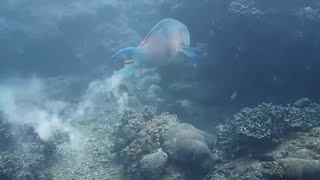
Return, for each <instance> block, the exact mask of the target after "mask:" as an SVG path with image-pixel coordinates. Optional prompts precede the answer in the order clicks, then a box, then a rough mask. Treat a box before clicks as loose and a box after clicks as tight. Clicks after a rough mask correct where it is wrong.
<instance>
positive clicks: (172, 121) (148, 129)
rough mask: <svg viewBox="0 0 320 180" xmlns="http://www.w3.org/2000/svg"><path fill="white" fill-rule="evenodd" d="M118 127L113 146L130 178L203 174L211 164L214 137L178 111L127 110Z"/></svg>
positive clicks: (198, 175) (197, 175)
mask: <svg viewBox="0 0 320 180" xmlns="http://www.w3.org/2000/svg"><path fill="white" fill-rule="evenodd" d="M123 121H124V122H123V124H122V125H121V126H119V129H118V130H117V132H116V133H117V136H118V137H120V139H117V141H116V144H115V146H114V150H115V152H116V153H117V158H118V160H119V163H121V164H123V165H124V170H125V171H126V175H127V177H129V178H130V179H139V178H140V179H141V177H147V179H159V174H162V175H163V176H161V177H171V174H170V173H169V172H173V174H175V173H177V172H178V171H179V170H180V173H181V174H184V176H188V175H187V174H189V176H190V175H192V177H200V176H202V177H204V176H205V175H206V174H207V173H208V172H209V169H210V168H211V165H212V158H211V150H210V148H211V146H212V145H213V143H214V140H215V139H214V137H213V136H212V135H210V134H208V133H206V132H203V131H201V130H199V129H197V128H195V127H193V126H192V125H190V124H185V123H182V124H179V120H178V119H177V117H176V116H175V115H171V114H168V113H162V114H160V115H156V114H154V113H150V111H149V112H148V111H145V112H142V113H136V114H127V115H126V116H124V117H123Z"/></svg>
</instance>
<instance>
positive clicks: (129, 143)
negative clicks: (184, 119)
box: [114, 111, 178, 177]
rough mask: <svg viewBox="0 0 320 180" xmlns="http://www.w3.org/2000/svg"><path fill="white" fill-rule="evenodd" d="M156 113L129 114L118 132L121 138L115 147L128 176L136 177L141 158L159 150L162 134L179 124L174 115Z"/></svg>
mask: <svg viewBox="0 0 320 180" xmlns="http://www.w3.org/2000/svg"><path fill="white" fill-rule="evenodd" d="M154 115H155V114H153V113H151V112H150V111H145V112H143V113H139V114H131V115H127V116H126V117H124V121H125V122H124V123H123V124H122V125H121V126H120V127H119V129H118V131H117V132H116V133H117V134H118V136H119V137H120V140H119V143H116V144H115V146H114V149H115V151H116V152H117V156H118V158H119V159H120V161H121V163H122V164H123V165H124V168H125V170H126V173H127V175H128V176H135V177H136V174H137V170H138V163H139V161H140V160H141V158H142V157H143V156H145V155H147V154H151V153H155V152H157V151H158V150H159V148H160V147H161V143H160V134H161V133H163V132H165V131H168V130H169V129H170V128H171V127H172V126H176V125H178V119H177V117H176V116H174V115H170V114H166V113H163V114H161V115H159V116H154ZM117 142H118V141H117Z"/></svg>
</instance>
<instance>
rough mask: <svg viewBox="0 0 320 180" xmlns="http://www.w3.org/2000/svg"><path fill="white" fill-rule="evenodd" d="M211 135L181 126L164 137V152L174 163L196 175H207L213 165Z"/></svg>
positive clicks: (187, 126) (174, 128) (188, 126)
mask: <svg viewBox="0 0 320 180" xmlns="http://www.w3.org/2000/svg"><path fill="white" fill-rule="evenodd" d="M210 137H212V136H211V135H210V134H208V133H205V132H203V131H201V130H199V129H196V128H195V127H193V126H192V125H189V124H181V125H179V126H175V127H173V128H172V129H170V130H169V133H168V134H166V135H163V139H164V140H165V142H164V143H163V148H164V150H165V151H166V152H167V153H168V155H169V158H170V159H171V160H172V162H173V163H176V164H178V165H179V166H181V167H184V168H187V169H189V170H191V171H192V173H194V174H197V173H198V174H206V173H207V172H208V170H209V169H210V166H211V165H212V157H211V151H210V149H209V147H208V144H207V143H211V142H212V139H211V138H210Z"/></svg>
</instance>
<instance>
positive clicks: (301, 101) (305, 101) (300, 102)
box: [293, 98, 311, 107]
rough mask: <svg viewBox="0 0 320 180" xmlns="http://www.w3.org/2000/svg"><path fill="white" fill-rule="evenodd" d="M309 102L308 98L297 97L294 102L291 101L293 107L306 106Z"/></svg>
mask: <svg viewBox="0 0 320 180" xmlns="http://www.w3.org/2000/svg"><path fill="white" fill-rule="evenodd" d="M310 103H311V100H310V99H309V98H301V99H298V100H297V101H296V102H294V103H293V105H294V106H295V107H306V106H308V105H309V104H310Z"/></svg>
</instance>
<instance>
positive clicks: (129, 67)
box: [119, 62, 138, 75]
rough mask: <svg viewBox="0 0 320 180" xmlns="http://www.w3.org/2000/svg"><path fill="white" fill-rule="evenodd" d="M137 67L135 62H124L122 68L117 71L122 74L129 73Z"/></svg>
mask: <svg viewBox="0 0 320 180" xmlns="http://www.w3.org/2000/svg"><path fill="white" fill-rule="evenodd" d="M137 69H138V65H137V64H135V63H133V62H132V63H130V64H126V65H125V67H124V68H122V69H120V71H119V73H120V74H122V75H130V74H132V73H134V72H135V71H136V70H137Z"/></svg>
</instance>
